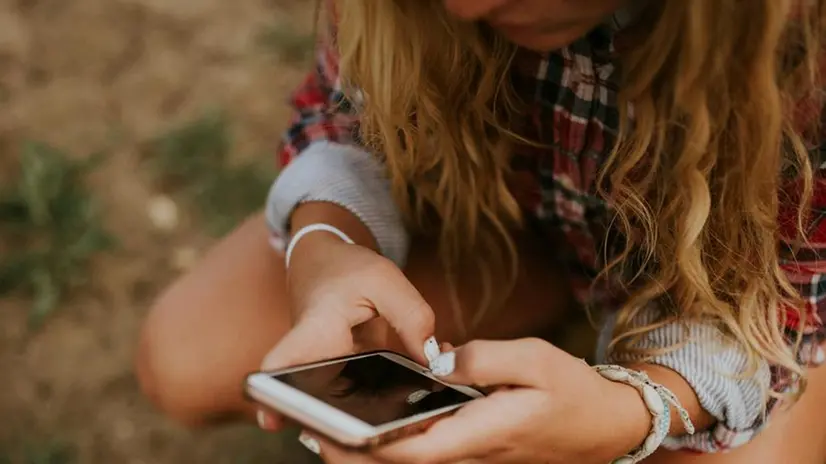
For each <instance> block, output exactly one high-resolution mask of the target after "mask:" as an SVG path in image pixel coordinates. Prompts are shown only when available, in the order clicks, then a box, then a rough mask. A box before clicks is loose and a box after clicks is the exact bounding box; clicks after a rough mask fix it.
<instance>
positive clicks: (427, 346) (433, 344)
mask: <svg viewBox="0 0 826 464" xmlns="http://www.w3.org/2000/svg"><path fill="white" fill-rule="evenodd" d="M440 354H442V350H441V349H440V348H439V342H437V341H436V337H430V338H428V339H427V340H425V342H424V357H425V358H427V361H428V362H429V363H433V361H434V360H435V359H436V358H438V357H439V355H440Z"/></svg>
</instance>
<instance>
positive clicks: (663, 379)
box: [625, 364, 715, 436]
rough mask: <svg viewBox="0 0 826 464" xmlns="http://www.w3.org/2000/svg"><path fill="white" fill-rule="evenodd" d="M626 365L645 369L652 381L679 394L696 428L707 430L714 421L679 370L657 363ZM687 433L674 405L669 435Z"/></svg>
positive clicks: (630, 367)
mask: <svg viewBox="0 0 826 464" xmlns="http://www.w3.org/2000/svg"><path fill="white" fill-rule="evenodd" d="M625 367H628V368H629V369H634V370H638V371H643V372H645V373H646V374H648V376H649V377H650V378H651V381H653V382H654V383H658V384H660V385H662V386H664V387H665V388H667V389H669V390H671V392H672V393H674V395H676V396H677V399H678V400H680V405H681V406H682V407H683V409H685V410H686V412H688V416H689V418H690V419H691V423H692V424H694V428H695V430H698V431H700V430H705V429H707V428H708V427H710V426H711V425H712V424H713V423H714V421H715V419H714V417H713V416H712V415H711V414H709V413H708V411H706V410H704V409H703V407H702V405H700V399H699V398H697V394H696V393H695V392H694V389H693V388H691V385H689V383H688V382H687V381H686V380H685V379H684V378H683V377H682V376H681V375H680V374H678V373H677V372H675V371H673V370H671V369H669V368H667V367H663V366H658V365H656V364H629V365H626V366H625ZM685 433H686V430H685V426H684V425H683V422H682V421H681V420H680V416H679V414H677V411H676V410H675V409H674V408H673V407H672V408H671V428H670V432H669V435H670V436H679V435H684V434H685Z"/></svg>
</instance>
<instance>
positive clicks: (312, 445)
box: [298, 432, 321, 455]
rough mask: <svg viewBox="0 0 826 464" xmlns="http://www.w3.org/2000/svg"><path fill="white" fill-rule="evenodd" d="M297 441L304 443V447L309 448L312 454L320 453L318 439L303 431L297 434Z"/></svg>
mask: <svg viewBox="0 0 826 464" xmlns="http://www.w3.org/2000/svg"><path fill="white" fill-rule="evenodd" d="M298 442H299V443H301V444H302V445H304V447H305V448H307V449H308V450H310V451H311V452H312V453H313V454H317V455H321V444H320V443H319V442H318V440H316V439H315V438H313V437H311V436H309V435H307V434H306V433H305V432H301V435H299V436H298Z"/></svg>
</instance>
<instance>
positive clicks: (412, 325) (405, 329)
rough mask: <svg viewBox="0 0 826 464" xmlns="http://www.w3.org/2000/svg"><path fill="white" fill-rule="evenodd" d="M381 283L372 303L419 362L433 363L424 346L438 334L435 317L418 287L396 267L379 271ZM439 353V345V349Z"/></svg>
mask: <svg viewBox="0 0 826 464" xmlns="http://www.w3.org/2000/svg"><path fill="white" fill-rule="evenodd" d="M379 274H381V276H382V281H381V282H376V283H377V285H376V287H375V289H376V291H375V292H374V293H372V294H371V296H370V299H371V301H372V303H373V304H374V306H375V308H376V311H377V312H378V313H379V315H380V316H381V317H382V318H384V319H385V320H386V321H387V322H388V323H389V324H390V326H391V327H392V328H393V330H394V331H395V332H396V333H397V334H398V335H399V338H401V340H402V343H403V344H404V346H405V348H407V350H408V353H410V354H412V355H413V357H414V358H416V360H417V361H419V362H422V361H430V359H428V357H427V356H426V355H425V344H426V343H427V342H428V340H430V339H431V337H433V335H434V333H435V332H436V315H435V313H434V312H433V309H432V308H431V307H430V305H429V304H427V302H426V301H425V299H424V297H422V295H421V294H420V293H419V291H418V290H417V289H416V287H414V286H413V284H412V283H410V282H409V281H408V280H407V277H406V276H405V275H404V274H403V273H402V271H401V270H400V269H399V268H397V267H395V266H394V265H388V267H387V268H384V269H381V270H379ZM436 348H437V349H438V345H437V346H436Z"/></svg>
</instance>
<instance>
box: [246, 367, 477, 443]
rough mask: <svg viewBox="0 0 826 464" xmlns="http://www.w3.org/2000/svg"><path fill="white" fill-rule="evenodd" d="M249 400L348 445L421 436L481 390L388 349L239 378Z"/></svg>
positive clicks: (474, 397)
mask: <svg viewBox="0 0 826 464" xmlns="http://www.w3.org/2000/svg"><path fill="white" fill-rule="evenodd" d="M246 393H247V395H248V396H249V397H250V398H251V399H252V400H253V401H255V402H257V403H259V404H261V405H263V406H264V407H266V408H269V409H272V410H274V411H275V412H277V413H279V414H281V415H284V416H287V417H289V418H291V419H293V420H295V421H297V422H299V423H300V424H301V425H302V426H304V427H306V428H308V429H310V430H312V431H315V432H316V433H319V434H321V435H323V436H326V437H328V438H330V439H331V440H333V441H335V442H337V443H339V444H341V445H343V446H346V447H349V448H365V447H371V446H376V445H381V444H384V443H387V442H390V441H393V440H396V439H398V438H401V437H404V436H408V435H411V434H414V433H418V432H421V431H423V430H425V429H426V428H427V427H428V426H430V425H431V424H432V423H433V422H435V421H436V420H438V419H439V418H441V417H444V416H445V415H448V414H451V413H452V412H454V411H456V410H457V409H459V408H460V407H462V405H464V404H465V403H467V402H468V401H472V400H474V399H476V398H480V397H482V396H484V395H483V394H482V393H481V392H479V391H477V390H475V389H473V388H470V387H464V386H459V385H450V384H447V383H445V382H442V381H441V380H439V379H438V378H436V377H435V376H433V375H432V374H431V373H430V370H429V369H427V368H426V367H424V366H421V365H419V364H417V363H416V362H414V361H412V360H410V359H408V358H406V357H404V356H402V355H400V354H397V353H392V352H389V351H378V352H372V353H365V354H359V355H354V356H347V357H344V358H338V359H332V360H328V361H322V362H318V363H313V364H307V365H303V366H297V367H291V368H287V369H283V370H279V371H274V372H257V373H254V374H251V375H249V376H248V377H247V382H246Z"/></svg>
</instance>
